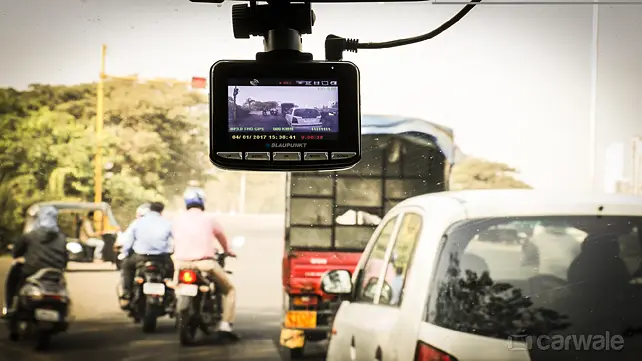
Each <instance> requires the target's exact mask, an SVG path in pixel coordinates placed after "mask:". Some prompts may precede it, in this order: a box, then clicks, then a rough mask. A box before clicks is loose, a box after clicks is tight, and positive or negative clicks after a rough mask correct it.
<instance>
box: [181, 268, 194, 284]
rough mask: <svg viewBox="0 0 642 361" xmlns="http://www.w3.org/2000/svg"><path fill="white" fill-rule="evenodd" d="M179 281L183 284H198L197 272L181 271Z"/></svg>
mask: <svg viewBox="0 0 642 361" xmlns="http://www.w3.org/2000/svg"><path fill="white" fill-rule="evenodd" d="M178 280H179V281H180V282H181V283H187V284H192V283H195V282H196V272H194V271H192V270H181V271H180V272H179V273H178Z"/></svg>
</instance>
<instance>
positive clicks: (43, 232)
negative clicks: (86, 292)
mask: <svg viewBox="0 0 642 361" xmlns="http://www.w3.org/2000/svg"><path fill="white" fill-rule="evenodd" d="M21 258H24V263H23V262H21V261H20V259H21ZM13 259H14V261H13V265H12V267H11V269H10V270H9V273H8V274H7V281H6V285H5V304H6V305H7V306H6V307H7V308H9V309H8V310H7V309H6V308H4V309H3V311H4V312H3V313H4V314H5V316H4V317H7V318H8V317H10V316H11V314H12V313H13V311H15V309H14V308H15V296H17V294H18V291H19V290H20V287H22V284H23V283H24V281H25V280H26V279H27V278H28V277H29V276H31V275H33V274H35V273H36V272H38V271H39V270H41V269H43V268H55V269H59V270H64V269H66V268H67V261H68V256H67V237H66V236H65V235H64V234H63V233H62V232H61V231H60V229H59V228H58V210H57V209H56V208H54V207H51V206H45V207H42V208H40V210H39V211H38V214H37V216H36V222H35V224H34V227H33V229H32V230H31V231H30V232H28V233H26V234H24V235H22V236H21V237H20V238H18V240H17V241H16V242H15V244H14V248H13Z"/></svg>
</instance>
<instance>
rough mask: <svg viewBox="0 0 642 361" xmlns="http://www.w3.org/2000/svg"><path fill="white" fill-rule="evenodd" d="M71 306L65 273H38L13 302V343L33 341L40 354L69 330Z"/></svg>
mask: <svg viewBox="0 0 642 361" xmlns="http://www.w3.org/2000/svg"><path fill="white" fill-rule="evenodd" d="M70 304H71V302H70V300H69V296H68V293H67V283H66V280H65V276H64V273H63V271H62V270H58V269H54V268H44V269H41V270H40V271H38V272H36V273H35V274H34V275H33V276H31V277H29V278H27V280H26V281H25V284H24V285H23V286H22V288H21V289H20V291H19V292H18V296H17V297H16V298H15V299H14V306H15V307H14V308H15V312H14V314H13V315H11V316H10V317H9V319H8V326H9V334H10V337H11V340H12V341H18V340H20V339H25V340H31V341H34V343H35V348H36V349H37V350H42V349H45V348H47V347H48V346H49V344H50V342H51V338H52V336H53V335H55V334H57V333H60V332H64V331H66V330H67V328H68V326H69V319H68V318H69V310H70Z"/></svg>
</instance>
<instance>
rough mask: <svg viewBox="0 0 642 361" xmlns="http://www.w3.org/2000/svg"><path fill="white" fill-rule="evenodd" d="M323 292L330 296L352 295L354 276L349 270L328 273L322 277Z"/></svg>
mask: <svg viewBox="0 0 642 361" xmlns="http://www.w3.org/2000/svg"><path fill="white" fill-rule="evenodd" d="M321 291H323V292H324V293H326V294H328V295H347V294H350V293H352V275H351V274H350V271H347V270H341V269H339V270H331V271H327V272H326V273H324V274H323V276H322V277H321Z"/></svg>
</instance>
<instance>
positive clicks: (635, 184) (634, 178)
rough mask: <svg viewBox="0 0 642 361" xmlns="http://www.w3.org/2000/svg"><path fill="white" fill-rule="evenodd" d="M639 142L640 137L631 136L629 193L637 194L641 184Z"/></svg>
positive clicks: (641, 140) (641, 138) (640, 140)
mask: <svg viewBox="0 0 642 361" xmlns="http://www.w3.org/2000/svg"><path fill="white" fill-rule="evenodd" d="M640 142H642V137H640V136H637V137H635V138H633V152H632V155H633V156H632V159H631V160H632V162H631V193H633V194H639V193H640V186H641V184H640V183H641V181H642V179H641V177H640V163H641V162H640V161H641V160H642V159H640V150H641V149H640Z"/></svg>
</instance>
